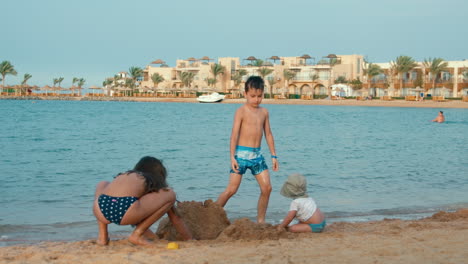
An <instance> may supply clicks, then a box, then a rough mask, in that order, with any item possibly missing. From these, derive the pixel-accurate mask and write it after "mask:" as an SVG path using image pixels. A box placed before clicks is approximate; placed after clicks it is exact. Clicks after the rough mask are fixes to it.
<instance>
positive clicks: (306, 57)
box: [299, 54, 312, 65]
mask: <svg viewBox="0 0 468 264" xmlns="http://www.w3.org/2000/svg"><path fill="white" fill-rule="evenodd" d="M299 58H302V59H304V60H305V64H306V65H307V60H308V59H312V57H311V56H309V54H304V55H302V56H300V57H299Z"/></svg>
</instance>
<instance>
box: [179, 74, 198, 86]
mask: <svg viewBox="0 0 468 264" xmlns="http://www.w3.org/2000/svg"><path fill="white" fill-rule="evenodd" d="M194 78H195V73H194V72H181V73H180V80H181V81H182V83H183V84H184V87H190V85H191V84H192V81H193V79H194Z"/></svg>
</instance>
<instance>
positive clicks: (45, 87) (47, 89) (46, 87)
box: [41, 85, 52, 94]
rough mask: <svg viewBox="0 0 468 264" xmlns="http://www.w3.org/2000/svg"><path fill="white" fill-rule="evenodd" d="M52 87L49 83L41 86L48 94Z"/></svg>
mask: <svg viewBox="0 0 468 264" xmlns="http://www.w3.org/2000/svg"><path fill="white" fill-rule="evenodd" d="M51 88H52V87H50V86H49V85H45V86H42V87H41V90H42V91H46V94H47V93H48V91H49V90H50V89H51Z"/></svg>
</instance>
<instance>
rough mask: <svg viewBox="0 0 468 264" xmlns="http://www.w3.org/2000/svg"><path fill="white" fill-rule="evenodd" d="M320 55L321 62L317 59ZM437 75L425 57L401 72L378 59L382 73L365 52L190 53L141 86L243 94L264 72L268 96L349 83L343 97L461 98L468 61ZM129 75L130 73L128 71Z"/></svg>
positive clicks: (305, 93) (154, 69) (156, 65)
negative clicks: (370, 68) (422, 95)
mask: <svg viewBox="0 0 468 264" xmlns="http://www.w3.org/2000/svg"><path fill="white" fill-rule="evenodd" d="M316 60H317V61H316ZM447 63H448V65H447V67H446V68H444V69H443V70H442V71H441V72H439V73H438V74H437V76H432V74H431V73H430V71H429V69H427V68H426V67H425V66H424V63H423V62H416V65H417V66H416V67H413V68H412V69H410V70H408V71H407V72H403V73H402V72H397V71H396V70H395V64H394V63H393V62H389V63H374V64H375V65H378V66H379V67H380V71H381V72H380V73H379V74H377V75H368V71H367V67H368V66H369V64H368V63H366V62H365V60H364V56H363V55H335V54H329V55H327V56H323V57H320V58H319V59H317V58H314V57H311V56H309V55H307V54H305V55H302V56H297V57H278V56H272V57H269V58H266V59H258V58H255V57H253V56H250V57H248V58H245V59H240V58H238V57H221V58H218V59H217V60H216V61H215V60H214V59H212V58H209V57H206V56H205V57H203V58H200V59H196V58H188V59H179V60H177V61H176V65H175V67H169V66H168V65H167V64H166V63H165V62H164V61H162V60H156V61H154V62H152V63H151V64H150V65H147V66H146V67H145V68H144V69H143V77H142V80H141V82H140V84H139V87H140V88H142V89H150V90H154V91H159V92H161V93H171V92H179V93H180V92H183V93H188V94H193V95H195V94H196V93H197V92H210V91H217V92H220V93H225V94H228V95H231V96H233V97H238V96H239V95H240V94H242V87H243V83H244V82H245V80H246V79H247V78H248V77H249V76H251V75H260V76H262V77H263V78H264V79H265V80H266V90H265V94H266V96H267V97H268V96H270V95H275V96H285V97H287V98H308V99H312V97H313V96H314V95H315V96H323V97H326V96H330V95H333V92H334V91H335V87H338V86H337V84H340V85H342V87H348V89H345V90H343V88H341V92H343V91H346V92H345V93H344V96H359V95H361V96H367V95H372V96H378V97H381V96H385V95H387V96H396V97H398V96H405V95H410V94H414V93H415V92H418V91H423V92H424V93H426V94H433V95H442V96H445V97H459V96H462V95H466V94H467V91H468V61H466V60H463V61H447ZM155 76H156V77H155ZM125 77H126V76H125Z"/></svg>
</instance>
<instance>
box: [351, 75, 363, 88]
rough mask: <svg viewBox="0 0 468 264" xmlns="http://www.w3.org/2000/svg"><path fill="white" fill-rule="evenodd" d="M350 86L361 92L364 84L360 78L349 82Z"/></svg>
mask: <svg viewBox="0 0 468 264" xmlns="http://www.w3.org/2000/svg"><path fill="white" fill-rule="evenodd" d="M349 84H350V85H351V87H353V89H354V90H359V89H361V88H362V82H361V80H359V77H358V78H357V79H354V80H351V81H349Z"/></svg>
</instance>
